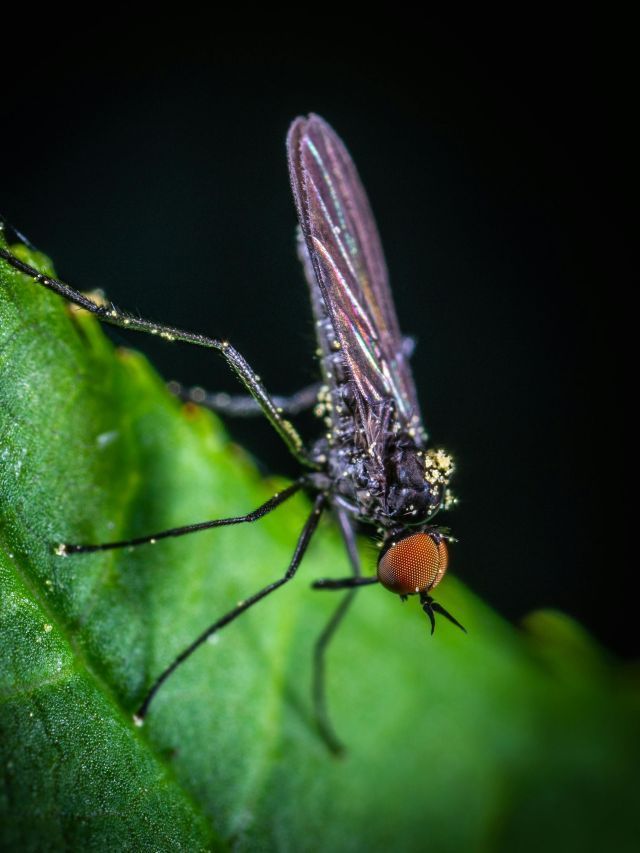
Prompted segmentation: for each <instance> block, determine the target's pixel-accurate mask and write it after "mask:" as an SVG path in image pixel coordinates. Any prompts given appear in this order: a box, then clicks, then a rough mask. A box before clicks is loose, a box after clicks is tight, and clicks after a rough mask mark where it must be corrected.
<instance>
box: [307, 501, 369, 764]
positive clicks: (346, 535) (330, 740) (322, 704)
mask: <svg viewBox="0 0 640 853" xmlns="http://www.w3.org/2000/svg"><path fill="white" fill-rule="evenodd" d="M337 517H338V524H339V525H340V532H341V533H342V538H343V539H344V543H345V546H346V548H347V553H348V555H349V562H350V563H351V570H352V571H353V575H354V578H360V575H361V574H362V572H361V570H360V557H359V554H358V548H357V545H356V537H355V533H354V530H353V526H352V524H351V522H350V520H349V518H348V516H347V514H346V512H344V510H337ZM355 594H356V590H355V589H354V588H351V589H350V590H349V592H347V594H346V595H345V596H344V597H343V598H342V601H341V602H340V604H339V605H338V607H337V608H336V610H334V612H333V614H332V616H331V618H330V619H329V621H328V622H327V624H326V625H325V627H324V629H323V631H322V633H321V634H320V636H319V637H318V639H317V640H316V644H315V647H314V652H313V682H312V696H313V707H314V714H315V718H316V725H317V726H318V731H319V732H320V735H321V737H322V739H323V740H324V741H325V743H326V744H327V746H328V747H329V749H330V750H331V752H333V753H335V754H336V755H339V754H340V753H342V752H344V745H343V744H342V743H341V742H340V740H339V738H338V736H337V735H336V733H335V729H334V727H333V725H332V723H331V720H330V717H329V712H328V708H327V681H326V654H327V648H328V646H329V643H330V642H331V640H332V639H333V636H334V634H335V632H336V631H337V630H338V627H339V626H340V623H341V622H342V620H343V619H344V617H345V615H346V613H347V611H348V609H349V607H350V606H351V602H352V601H353V599H354V597H355Z"/></svg>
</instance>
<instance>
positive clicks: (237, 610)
mask: <svg viewBox="0 0 640 853" xmlns="http://www.w3.org/2000/svg"><path fill="white" fill-rule="evenodd" d="M324 506H325V497H324V495H323V494H320V495H318V496H317V497H316V499H315V501H314V504H313V510H312V511H311V514H310V515H309V517H308V518H307V520H306V522H305V524H304V527H303V528H302V532H301V533H300V536H299V537H298V542H297V544H296V549H295V551H294V553H293V557H292V558H291V562H290V563H289V568H288V569H287V571H286V572H285V574H284V575H283V576H282V577H281V578H279V579H278V580H277V581H274V582H273V583H270V584H269V585H268V586H265V587H263V588H262V589H261V590H260V591H259V592H256V593H255V594H254V595H251V596H250V597H249V598H246V599H245V600H244V601H241V602H240V603H239V604H238V605H237V606H236V607H234V608H233V610H230V611H229V612H228V613H226V614H225V615H224V616H223V617H222V618H221V619H218V620H217V622H214V623H213V625H210V626H209V627H208V628H207V629H206V630H205V631H203V632H202V634H200V636H199V637H197V638H196V639H195V640H194V641H193V642H192V643H191V645H189V646H187V648H186V649H184V651H182V652H181V653H180V654H179V655H178V657H177V658H176V659H175V660H174V661H173V663H171V664H170V665H169V666H168V667H167V668H166V669H165V670H164V672H162V673H161V674H160V675H159V676H158V678H156V680H155V681H154V683H153V684H152V686H151V688H150V690H149V692H148V693H147V695H146V696H145V698H144V700H143V702H142V704H141V705H140V707H139V709H138V711H137V712H136V713H135V714H134V718H133V719H134V721H135V723H136V724H137V725H142V723H143V721H144V718H145V716H146V715H147V711H148V710H149V705H150V704H151V701H152V700H153V698H154V696H155V695H156V693H157V692H158V690H159V689H160V687H161V686H162V685H163V684H164V682H165V681H166V680H167V678H169V676H170V675H171V673H172V672H174V671H175V670H176V669H177V668H178V667H179V666H180V664H181V663H183V662H184V661H185V660H186V659H187V658H188V657H189V656H190V655H191V654H193V652H195V650H196V649H197V648H199V647H200V646H201V645H202V644H203V643H204V642H205V641H206V640H207V639H208V638H209V637H211V636H212V635H213V634H215V633H217V632H218V631H220V630H222V628H224V627H225V626H226V625H228V624H229V623H230V622H233V621H234V619H237V618H238V616H240V614H242V613H244V612H245V610H248V609H249V608H250V607H252V606H253V605H254V604H256V603H257V602H258V601H260V600H261V599H263V598H265V597H266V596H267V595H269V594H270V593H272V592H274V591H275V590H276V589H278V588H279V587H281V586H283V585H284V584H285V583H287V581H290V580H291V578H292V577H293V576H294V575H295V573H296V571H297V570H298V566H299V565H300V562H301V561H302V558H303V557H304V554H305V551H306V550H307V547H308V545H309V542H310V541H311V538H312V536H313V534H314V533H315V531H316V528H317V526H318V522H319V520H320V516H321V514H322V511H323V509H324Z"/></svg>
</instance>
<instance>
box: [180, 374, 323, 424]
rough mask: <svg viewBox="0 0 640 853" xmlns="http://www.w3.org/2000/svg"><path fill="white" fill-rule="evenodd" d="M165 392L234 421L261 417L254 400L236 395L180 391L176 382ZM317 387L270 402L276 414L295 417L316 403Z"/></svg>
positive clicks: (189, 389)
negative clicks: (234, 418)
mask: <svg viewBox="0 0 640 853" xmlns="http://www.w3.org/2000/svg"><path fill="white" fill-rule="evenodd" d="M168 387H169V391H171V393H172V394H175V396H176V397H178V398H179V399H180V400H184V401H185V403H197V404H198V405H199V406H204V408H205V409H211V410H212V411H213V412H217V413H218V414H221V415H229V416H230V417H236V418H251V417H254V416H255V415H261V414H262V408H261V406H260V404H259V403H258V401H257V400H256V399H255V398H254V397H250V396H248V395H236V394H224V393H219V394H210V393H209V392H208V391H205V390H204V389H203V388H184V387H183V386H182V385H181V384H180V383H179V382H169V386H168ZM320 387H321V386H320V383H319V382H316V383H315V384H314V385H308V386H307V387H306V388H302V389H301V390H300V391H297V392H296V393H295V394H292V395H291V396H290V397H279V396H273V397H272V398H271V399H272V401H273V403H274V405H275V407H276V408H277V409H278V411H279V412H280V414H287V415H298V414H300V412H304V411H305V410H306V409H310V408H311V407H312V406H314V405H315V404H316V403H317V402H318V391H319V390H320Z"/></svg>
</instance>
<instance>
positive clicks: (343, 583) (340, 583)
mask: <svg viewBox="0 0 640 853" xmlns="http://www.w3.org/2000/svg"><path fill="white" fill-rule="evenodd" d="M373 583H378V578H377V577H375V575H374V576H372V577H366V578H323V579H322V580H317V581H314V582H313V583H312V584H311V586H312V588H313V589H353V588H354V587H356V586H370V584H373Z"/></svg>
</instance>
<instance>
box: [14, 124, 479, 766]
mask: <svg viewBox="0 0 640 853" xmlns="http://www.w3.org/2000/svg"><path fill="white" fill-rule="evenodd" d="M287 155H288V162H289V174H290V180H291V187H292V190H293V197H294V202H295V206H296V210H297V214H298V221H299V230H298V254H299V257H300V260H301V262H302V266H303V269H304V274H305V277H306V280H307V283H308V285H309V289H310V293H311V303H312V309H313V316H314V320H315V327H316V335H317V340H318V347H319V361H320V370H321V377H322V381H321V383H320V384H318V385H316V386H312V387H310V388H306V389H303V390H302V391H301V392H299V393H298V394H296V395H294V396H293V397H291V398H288V399H287V398H277V397H273V396H271V395H270V394H269V393H268V392H267V390H266V388H265V387H264V385H263V384H262V381H261V380H260V378H259V377H258V375H257V374H256V373H255V371H254V370H253V369H252V368H251V367H250V365H249V364H248V363H247V362H246V361H245V359H244V358H243V356H242V355H241V354H240V352H238V350H237V349H235V347H233V346H232V345H231V344H230V343H229V342H227V341H223V340H218V339H216V338H211V337H207V336H205V335H202V334H196V333H192V332H186V331H182V330H180V329H177V328H173V327H171V326H165V325H160V324H157V323H154V322H151V321H149V320H145V319H141V318H138V317H135V316H133V315H130V314H128V313H126V312H125V311H122V310H120V309H119V308H116V307H115V306H113V305H100V304H97V303H96V302H94V301H92V300H91V299H90V298H89V297H87V296H85V295H83V294H82V293H80V292H79V291H77V290H75V289H73V288H72V287H70V286H69V285H67V284H65V283H63V282H62V281H59V280H58V279H55V278H53V277H51V276H48V275H43V274H42V273H40V272H38V270H36V269H34V268H33V267H31V266H29V265H28V264H26V263H24V262H23V261H21V260H20V259H19V258H17V257H15V256H14V255H13V254H11V253H10V252H9V251H7V250H5V249H2V248H0V257H1V258H3V259H4V260H5V261H7V262H8V263H9V264H11V265H12V266H13V267H14V268H15V269H17V270H19V271H20V272H22V273H24V274H26V275H27V276H30V277H31V278H32V279H33V281H35V282H36V283H38V284H40V285H42V286H43V287H46V288H48V289H50V290H52V291H54V292H55V293H58V294H59V295H61V296H63V297H64V298H65V299H67V300H69V301H70V302H72V303H74V304H76V305H78V306H80V307H82V308H84V309H86V310H87V311H90V312H91V313H92V314H95V315H96V316H97V317H98V318H99V319H100V320H102V321H103V322H105V323H109V324H111V325H113V326H120V327H123V328H128V329H133V330H135V331H140V332H147V333H150V334H153V335H157V336H159V337H161V338H164V339H166V340H168V341H185V342H187V343H191V344H195V345H197V346H202V347H208V348H210V349H213V350H215V351H216V352H218V353H219V354H220V355H221V356H222V357H223V358H224V360H225V361H226V362H227V364H228V365H229V367H230V368H231V370H232V371H233V372H234V373H235V375H236V376H237V378H238V379H239V380H240V382H241V383H242V385H243V386H244V388H245V390H246V391H247V392H248V396H246V397H242V396H237V397H231V398H229V397H227V396H226V395H216V394H206V393H204V392H198V393H197V394H196V395H195V396H194V395H193V394H191V395H190V394H189V392H183V391H182V389H181V388H180V387H179V386H177V385H174V392H175V393H177V394H178V395H180V396H182V397H183V398H185V397H186V398H189V397H190V396H191V398H192V399H196V400H197V402H199V403H201V404H202V405H204V406H207V407H208V408H211V409H213V410H215V411H218V412H222V413H225V414H229V415H234V414H236V415H245V416H247V415H255V414H262V415H264V416H265V417H266V418H267V419H268V420H269V421H270V422H271V424H272V426H273V427H274V428H275V430H276V431H277V432H278V433H279V435H280V437H281V438H282V439H283V441H284V442H285V443H286V445H287V447H288V448H289V450H290V451H291V453H292V454H293V455H294V457H295V458H296V459H297V460H298V462H299V463H300V465H301V467H302V470H303V473H301V475H300V476H299V477H298V479H296V480H295V481H294V482H293V483H292V484H291V485H290V486H288V487H287V488H285V489H284V490H283V491H281V492H279V493H278V494H276V495H274V496H273V497H272V498H270V499H269V500H268V501H266V503H264V504H263V505H262V506H260V507H258V508H257V509H254V510H253V511H251V512H248V513H247V514H246V515H244V516H240V517H235V518H222V519H215V520H213V521H205V522H201V523H198V524H191V525H187V526H185V527H178V528H174V529H172V530H164V531H161V532H156V533H152V534H150V535H145V536H140V537H137V538H134V539H129V540H126V541H120V542H108V543H102V544H69V543H65V544H60V545H57V546H56V553H57V554H59V555H60V556H67V555H71V554H78V553H87V552H92V551H105V550H108V549H113V548H125V547H126V548H129V547H133V546H142V545H144V544H146V543H152V542H156V541H158V540H160V539H164V538H166V537H170V536H183V535H185V534H188V533H193V532H196V531H199V530H207V529H210V528H213V527H221V526H224V525H230V524H242V523H246V522H252V521H256V520H257V519H259V518H261V517H262V516H265V515H266V514H267V513H270V512H272V511H273V510H275V509H276V507H278V506H280V505H281V504H283V503H284V502H285V501H287V500H288V499H289V498H290V497H291V496H292V495H294V494H295V493H296V492H298V491H300V490H304V491H305V492H307V493H308V494H309V495H310V497H311V500H312V509H311V512H310V514H309V516H308V518H307V520H306V522H305V524H304V527H303V528H302V531H301V533H300V535H299V538H298V541H297V544H296V546H295V550H294V553H293V556H292V558H291V562H290V563H289V566H288V568H287V569H286V572H285V573H284V574H283V575H281V576H280V577H279V578H278V579H276V580H275V581H273V582H272V583H269V584H268V585H267V586H265V587H263V588H262V589H260V590H259V591H258V592H256V593H254V594H253V595H250V596H249V597H248V598H246V599H245V600H244V601H242V602H240V603H239V604H237V605H236V606H235V607H234V608H233V609H232V610H230V611H229V612H228V613H226V614H225V615H224V616H222V617H221V618H220V619H218V620H216V621H215V622H214V623H213V624H212V625H210V626H209V627H208V628H207V629H206V630H205V631H203V632H202V633H201V634H200V636H198V637H197V638H196V639H195V640H194V641H193V642H192V643H191V644H190V645H189V646H188V647H187V648H186V649H184V650H183V651H182V652H181V654H179V655H178V657H177V658H176V659H175V660H174V661H173V662H172V663H171V664H170V665H169V666H167V668H166V669H165V670H164V671H163V672H162V673H160V675H159V676H158V677H157V678H156V679H155V681H154V682H153V684H152V685H151V687H150V688H149V690H148V692H147V694H146V696H145V698H144V700H143V702H142V703H141V705H140V707H139V708H138V710H137V712H136V714H135V716H134V719H135V721H136V722H137V723H138V724H142V721H143V720H144V717H145V716H146V714H147V712H148V710H149V707H150V704H151V702H152V700H153V698H154V697H155V695H156V694H157V692H158V690H159V688H160V687H161V686H162V684H163V683H164V682H165V681H166V679H167V678H168V677H169V676H170V675H171V674H172V673H173V672H174V671H175V670H176V668H177V667H178V666H179V665H180V664H182V663H183V662H184V661H185V660H186V659H187V658H188V657H189V656H190V655H191V654H192V653H193V652H194V651H195V650H196V649H197V648H199V646H201V645H202V643H204V642H205V640H207V638H209V637H210V636H212V635H213V634H214V633H216V632H217V631H220V630H221V629H222V628H224V627H225V626H226V625H228V624H229V623H231V622H233V621H234V620H235V619H236V618H237V617H238V616H240V615H241V614H242V613H244V612H245V611H246V610H248V609H249V608H251V607H253V605H255V604H257V603H258V602H259V601H261V600H262V599H263V598H266V597H267V596H268V595H270V594H271V593H273V592H275V590H276V589H279V588H280V587H282V586H283V585H284V584H286V583H288V582H289V581H290V580H291V579H292V578H293V577H294V575H295V574H296V572H297V570H298V568H299V566H300V563H301V561H302V558H303V556H304V554H305V551H306V549H307V547H308V545H309V542H310V541H311V538H312V537H313V535H314V533H315V531H316V529H317V526H318V521H319V519H320V516H321V514H322V513H323V512H324V511H325V510H330V511H332V513H333V514H334V516H335V518H336V520H337V522H338V526H339V529H340V532H341V534H342V538H343V540H344V544H345V546H346V551H347V554H348V558H349V563H350V567H351V575H350V576H349V577H346V578H340V579H323V580H316V581H315V582H314V583H313V587H314V588H315V589H318V590H346V595H345V596H344V597H343V598H342V600H341V601H340V604H339V605H338V607H337V609H336V610H335V611H334V613H333V615H332V617H331V619H330V620H329V622H328V624H327V626H326V627H325V629H324V631H323V632H322V634H321V635H320V637H319V639H318V641H317V644H316V647H315V655H314V676H313V701H314V710H315V717H316V721H317V726H318V730H319V732H320V734H321V736H322V737H323V739H324V740H325V741H326V743H327V745H328V746H329V748H330V749H331V750H333V751H335V752H339V751H340V750H341V749H342V744H341V743H340V741H339V739H338V737H337V735H336V733H335V730H334V728H333V725H332V723H331V721H330V718H329V715H328V709H327V702H326V693H325V655H326V650H327V646H328V644H329V642H330V641H331V639H332V638H333V636H334V634H335V632H336V630H337V628H338V626H339V624H340V622H341V621H342V620H343V618H344V616H345V614H346V612H347V610H348V608H349V606H350V604H351V602H352V600H353V596H354V595H355V593H356V591H357V589H358V588H359V587H362V586H367V585H371V584H376V583H380V584H382V586H384V587H386V588H387V589H388V590H390V591H391V592H393V593H395V594H396V595H398V596H400V598H401V599H402V600H403V601H404V600H406V599H407V598H408V597H409V596H416V597H417V598H418V601H419V602H420V605H421V606H422V609H423V610H424V612H425V614H426V616H427V617H428V619H429V621H430V625H431V633H433V631H434V628H435V614H440V615H442V616H443V617H445V618H446V619H448V620H449V621H450V622H453V623H454V624H455V625H457V626H458V627H459V628H462V625H460V623H459V622H458V621H457V620H456V619H454V617H453V616H452V615H451V614H450V613H448V612H447V611H446V610H445V609H444V608H443V607H442V605H440V604H439V603H438V602H436V601H434V599H433V597H432V595H431V593H432V591H433V590H434V588H435V587H436V586H437V584H438V583H439V582H440V581H441V580H442V577H443V576H444V574H445V572H446V570H447V566H448V552H447V545H446V543H447V540H448V539H450V538H451V537H450V536H449V533H448V530H447V529H446V528H442V527H439V526H436V525H434V524H433V519H434V516H435V515H436V513H437V512H438V511H439V510H440V509H442V508H444V509H447V508H449V507H450V506H451V504H452V503H453V502H454V499H453V497H452V495H451V493H450V491H449V479H450V477H451V474H452V473H453V461H452V459H451V457H450V456H449V455H448V454H447V453H445V452H444V451H443V450H437V449H428V448H427V435H426V432H425V430H424V427H423V425H422V421H421V417H420V410H419V407H418V400H417V395H416V390H415V386H414V383H413V379H412V376H411V372H410V369H409V365H408V361H409V357H410V354H411V349H412V344H411V342H410V341H409V340H408V339H404V338H403V337H402V336H401V334H400V330H399V326H398V321H397V318H396V313H395V309H394V305H393V301H392V297H391V291H390V288H389V283H388V277H387V270H386V265H385V260H384V256H383V252H382V246H381V244H380V240H379V237H378V232H377V229H376V225H375V222H374V219H373V215H372V213H371V209H370V207H369V202H368V200H367V196H366V194H365V191H364V189H363V187H362V184H361V182H360V179H359V177H358V174H357V171H356V168H355V165H354V163H353V161H352V160H351V157H350V156H349V153H348V152H347V149H346V148H345V146H344V144H343V143H342V142H341V140H340V138H339V137H338V136H337V135H336V133H335V132H334V131H333V129H332V128H331V127H330V126H329V125H328V124H327V123H326V122H325V121H324V120H323V119H322V118H320V117H319V116H317V115H314V114H311V115H309V116H308V117H300V118H297V119H296V120H295V121H294V122H293V124H292V125H291V127H290V129H289V133H288V137H287ZM4 226H5V227H6V228H7V230H11V231H12V233H13V236H14V237H15V238H17V239H18V240H19V241H22V242H27V241H26V239H25V238H24V237H23V236H22V235H21V234H19V232H17V231H15V229H11V228H10V226H9V225H8V223H6V222H4ZM312 406H313V407H315V413H316V414H317V415H318V416H319V417H320V418H321V419H322V420H323V424H324V426H325V429H324V434H323V435H322V436H321V437H320V438H318V439H317V440H316V441H315V442H313V443H312V444H305V443H304V442H303V440H302V438H301V437H300V434H299V432H298V430H297V429H296V428H295V427H294V425H293V424H292V422H291V421H290V420H289V418H288V417H287V416H291V415H295V414H296V413H297V412H299V411H301V410H302V409H305V408H310V407H312ZM360 527H365V528H369V529H370V528H373V529H374V530H375V533H376V535H377V538H378V544H379V546H380V554H379V558H378V564H377V573H376V575H371V576H364V575H363V574H362V571H361V567H360V561H359V557H358V551H357V547H356V531H357V529H358V528H360ZM462 630H464V628H462Z"/></svg>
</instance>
